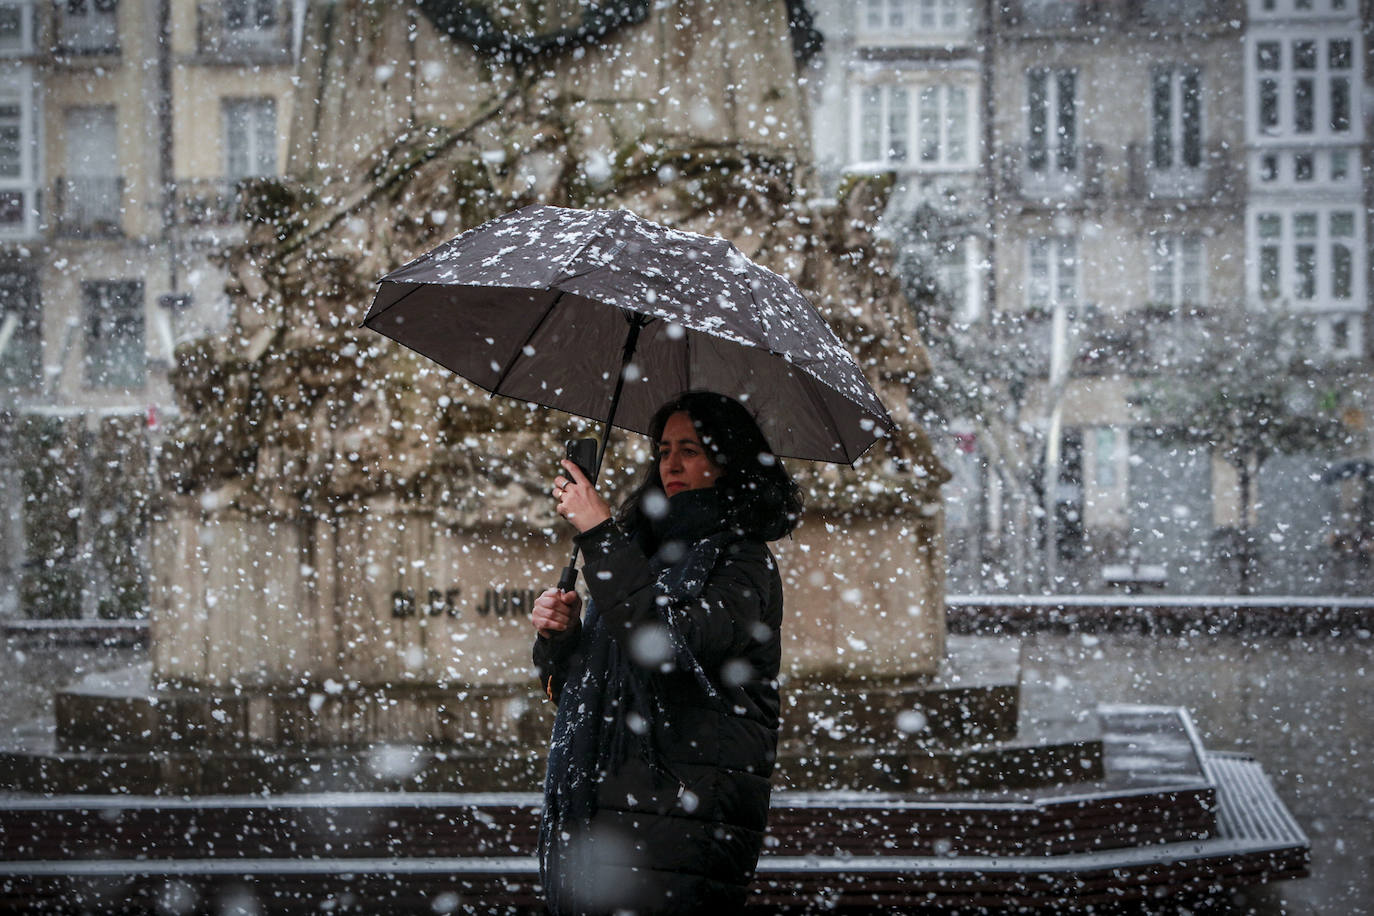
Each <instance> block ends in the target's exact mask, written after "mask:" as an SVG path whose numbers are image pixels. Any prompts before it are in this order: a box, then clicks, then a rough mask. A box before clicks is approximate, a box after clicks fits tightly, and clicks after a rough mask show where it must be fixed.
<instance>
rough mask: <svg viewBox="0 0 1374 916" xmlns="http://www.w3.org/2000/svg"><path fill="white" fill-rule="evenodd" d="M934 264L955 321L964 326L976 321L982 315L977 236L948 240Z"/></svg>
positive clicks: (979, 248) (935, 255) (942, 243)
mask: <svg viewBox="0 0 1374 916" xmlns="http://www.w3.org/2000/svg"><path fill="white" fill-rule="evenodd" d="M937 245H938V247H937V248H936V250H935V252H934V256H933V258H932V261H931V264H932V267H933V269H934V271H935V279H936V282H937V283H938V284H939V287H940V289H941V290H942V291H943V292H944V293H945V294H946V295H947V296H949V301H950V302H951V304H952V305H953V315H952V317H953V319H954V320H955V321H957V322H960V323H963V324H971V323H972V322H975V321H977V320H978V319H979V318H980V317H981V316H982V313H983V297H982V289H983V287H982V276H981V273H980V269H979V265H980V263H981V261H982V258H981V246H980V244H979V240H978V238H977V236H973V235H966V236H963V237H962V238H951V239H946V240H944V241H943V242H940V243H937Z"/></svg>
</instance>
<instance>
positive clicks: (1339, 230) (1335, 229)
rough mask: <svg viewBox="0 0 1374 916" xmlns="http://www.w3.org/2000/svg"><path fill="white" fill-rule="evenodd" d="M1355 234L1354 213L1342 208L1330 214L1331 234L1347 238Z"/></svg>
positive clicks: (1335, 236)
mask: <svg viewBox="0 0 1374 916" xmlns="http://www.w3.org/2000/svg"><path fill="white" fill-rule="evenodd" d="M1354 234H1355V214H1354V213H1351V212H1349V211H1348V210H1342V211H1339V212H1337V213H1332V214H1331V236H1332V237H1333V238H1349V237H1350V236H1352V235H1354Z"/></svg>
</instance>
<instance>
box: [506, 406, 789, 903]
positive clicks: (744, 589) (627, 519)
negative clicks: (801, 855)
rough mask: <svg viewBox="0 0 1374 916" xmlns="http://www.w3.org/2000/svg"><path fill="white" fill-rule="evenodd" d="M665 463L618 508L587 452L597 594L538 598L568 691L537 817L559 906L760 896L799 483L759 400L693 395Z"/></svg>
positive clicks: (553, 691) (663, 454) (549, 663)
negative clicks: (781, 561)
mask: <svg viewBox="0 0 1374 916" xmlns="http://www.w3.org/2000/svg"><path fill="white" fill-rule="evenodd" d="M651 436H652V439H653V441H654V442H656V443H657V445H658V460H657V461H656V462H651V463H650V466H649V468H648V469H647V471H646V473H645V475H644V479H643V481H642V482H641V483H640V485H639V486H638V488H637V489H636V490H635V491H634V492H633V493H632V494H631V495H630V497H629V498H628V499H627V500H626V502H625V504H624V505H623V506H622V507H621V510H620V512H619V513H618V515H617V516H616V517H614V518H613V517H612V515H611V511H610V508H609V507H608V506H607V505H606V503H605V502H604V501H603V500H602V499H601V497H600V496H599V495H597V493H596V490H595V489H594V488H593V487H592V484H591V483H590V482H589V481H588V480H587V478H586V477H585V475H583V474H582V473H581V472H580V471H579V470H578V469H577V466H576V465H574V464H573V463H572V462H570V461H564V462H563V465H562V466H563V468H564V475H565V476H560V477H559V478H558V479H557V480H556V481H555V483H554V495H555V497H556V499H557V501H558V512H559V514H560V515H562V516H563V517H564V518H566V519H568V520H569V521H570V522H572V524H573V525H574V526H575V527H576V528H577V529H578V531H579V532H580V533H579V534H578V535H577V542H578V544H579V545H580V546H581V548H582V552H583V556H584V558H585V560H584V566H583V573H584V576H583V578H584V581H585V582H586V589H587V591H588V592H589V593H590V596H591V602H590V603H589V605H588V607H587V614H586V620H585V622H583V621H582V620H581V616H580V612H581V599H580V598H579V597H578V595H577V593H576V592H560V591H558V590H557V589H550V590H548V591H546V592H544V594H543V595H541V596H540V597H539V598H538V599H537V600H536V601H535V605H534V610H533V612H532V614H531V621H532V623H533V624H534V627H535V629H536V630H537V631H538V637H537V638H536V640H535V646H534V660H535V664H536V665H537V666H538V669H539V675H540V680H541V683H542V685H543V687H544V688H545V690H546V691H547V693H548V695H549V697H550V699H552V700H554V701H555V702H557V703H558V715H557V718H556V720H555V723H554V730H553V738H552V741H551V744H550V749H549V770H548V776H547V779H546V782H545V789H544V814H543V820H542V822H541V825H540V837H539V858H540V873H541V876H542V879H543V883H544V888H545V893H546V894H547V898H548V905H549V910H550V911H551V912H553V913H557V914H563V913H602V912H617V911H620V912H623V911H627V910H628V911H631V912H635V913H640V914H644V913H696V912H711V911H714V912H715V913H718V914H724V913H730V912H734V911H736V910H737V909H739V908H740V907H741V906H742V905H743V903H744V899H745V893H746V890H747V888H748V885H749V881H750V880H751V878H752V877H753V871H754V867H755V865H756V864H757V862H758V854H759V849H760V847H761V846H762V842H763V831H764V827H765V825H766V822H767V816H768V798H769V791H770V789H769V777H770V776H771V775H772V771H773V763H774V760H775V757H776V751H777V739H778V690H777V682H776V678H777V674H778V665H779V661H780V658H781V641H780V636H779V627H780V625H781V622H782V581H781V578H780V577H779V575H778V569H777V564H776V563H775V562H774V560H773V556H772V554H771V553H770V552H769V550H768V548H767V546H766V545H765V542H766V541H771V540H776V539H778V538H780V537H782V536H783V535H785V534H788V533H789V532H791V531H792V529H793V528H794V527H796V524H797V522H798V519H799V516H800V513H801V497H800V492H799V490H798V488H797V486H796V484H795V483H793V481H792V479H791V478H790V477H789V476H788V475H787V472H786V471H785V470H784V469H783V467H782V464H781V463H780V462H779V461H778V460H777V459H776V458H775V457H774V456H773V454H772V452H771V451H770V449H769V447H768V443H767V441H766V440H765V439H764V436H763V434H762V433H761V432H760V431H759V428H758V425H757V424H756V423H755V422H754V419H753V417H751V416H750V415H749V412H748V411H747V410H746V409H745V408H744V407H743V406H742V405H741V404H739V403H738V402H737V401H734V400H731V399H730V398H727V397H725V396H723V395H719V394H713V393H709V392H691V393H688V394H685V395H683V396H681V397H679V398H678V399H677V400H675V401H673V402H671V403H669V404H667V405H665V406H664V407H663V408H661V409H660V410H659V412H658V414H657V415H656V416H655V418H654V421H653V426H652V430H651Z"/></svg>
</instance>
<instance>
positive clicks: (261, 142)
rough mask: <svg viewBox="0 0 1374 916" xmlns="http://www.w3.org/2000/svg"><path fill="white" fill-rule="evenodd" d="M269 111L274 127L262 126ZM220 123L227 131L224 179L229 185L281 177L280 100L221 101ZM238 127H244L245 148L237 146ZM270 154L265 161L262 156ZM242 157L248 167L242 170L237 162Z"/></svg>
mask: <svg viewBox="0 0 1374 916" xmlns="http://www.w3.org/2000/svg"><path fill="white" fill-rule="evenodd" d="M267 110H270V112H271V122H272V123H271V126H270V128H269V127H268V126H266V125H265V124H264V123H261V122H259V120H258V117H259V115H260V114H261V113H262V112H263V111H267ZM220 123H221V128H222V129H223V131H224V175H225V177H226V178H227V179H229V180H230V181H238V180H240V179H243V178H256V177H262V176H268V175H276V174H278V172H279V170H280V168H281V163H280V158H279V151H278V146H279V142H278V141H279V139H280V131H281V128H280V113H279V112H278V105H277V100H276V99H275V98H274V97H272V96H254V97H250V98H242V97H228V96H226V97H224V98H222V99H220ZM236 124H238V125H240V126H242V128H243V135H242V138H241V141H242V142H243V143H245V144H246V148H241V147H239V146H238V144H237V141H238V140H240V138H238V137H236V134H235V130H236ZM264 153H265V154H267V159H265V160H264V158H263V154H264ZM239 156H242V157H243V158H244V159H245V161H246V167H243V168H240V167H238V164H237V163H236V161H235V160H236V159H237V158H238V157H239Z"/></svg>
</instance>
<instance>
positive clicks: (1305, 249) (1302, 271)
mask: <svg viewBox="0 0 1374 916" xmlns="http://www.w3.org/2000/svg"><path fill="white" fill-rule="evenodd" d="M1294 254H1295V257H1294V259H1293V270H1294V272H1295V276H1294V278H1293V281H1294V286H1293V295H1294V296H1296V297H1297V298H1299V299H1303V300H1308V299H1312V298H1314V297H1316V295H1317V246H1316V245H1299V246H1298V247H1297V248H1296V249H1295V251H1294Z"/></svg>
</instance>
